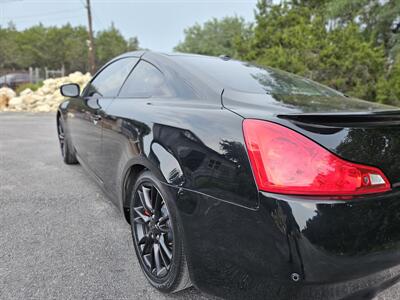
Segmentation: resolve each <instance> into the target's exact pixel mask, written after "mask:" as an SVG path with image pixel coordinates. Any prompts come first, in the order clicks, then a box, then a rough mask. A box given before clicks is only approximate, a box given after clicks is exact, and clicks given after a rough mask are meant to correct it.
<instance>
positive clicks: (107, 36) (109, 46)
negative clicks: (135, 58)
mask: <svg viewBox="0 0 400 300" xmlns="http://www.w3.org/2000/svg"><path fill="white" fill-rule="evenodd" d="M95 46H96V56H97V62H98V64H99V65H104V64H105V63H106V62H107V61H109V60H110V59H111V58H113V57H115V56H118V55H120V54H122V53H124V52H127V51H133V50H137V49H138V41H137V39H136V38H133V39H130V40H129V41H127V40H125V39H124V37H123V36H122V34H121V33H120V32H119V30H118V29H116V28H115V27H114V24H111V27H110V28H109V29H107V30H104V31H100V32H98V33H97V35H96V41H95Z"/></svg>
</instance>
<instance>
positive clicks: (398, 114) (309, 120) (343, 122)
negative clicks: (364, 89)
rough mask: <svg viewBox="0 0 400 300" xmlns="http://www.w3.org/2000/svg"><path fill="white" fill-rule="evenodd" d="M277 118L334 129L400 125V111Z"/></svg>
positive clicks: (281, 115) (319, 114) (290, 115)
mask: <svg viewBox="0 0 400 300" xmlns="http://www.w3.org/2000/svg"><path fill="white" fill-rule="evenodd" d="M277 117H278V118H280V119H285V120H290V121H293V122H294V123H300V124H309V125H320V126H333V127H358V126H362V127H366V126H376V125H389V126H390V125H400V109H399V110H390V111H377V112H370V113H365V112H364V113H327V114H323V113H317V114H287V115H283V114H280V115H277Z"/></svg>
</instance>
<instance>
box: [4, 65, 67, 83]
mask: <svg viewBox="0 0 400 300" xmlns="http://www.w3.org/2000/svg"><path fill="white" fill-rule="evenodd" d="M15 73H19V74H21V73H22V74H28V75H29V81H30V82H31V83H37V82H40V81H42V80H45V79H48V78H56V77H63V76H65V67H64V66H61V68H60V69H57V70H52V69H49V68H47V67H44V68H37V67H35V68H33V67H30V68H29V69H27V70H24V69H23V70H16V69H0V77H3V76H7V75H9V74H15Z"/></svg>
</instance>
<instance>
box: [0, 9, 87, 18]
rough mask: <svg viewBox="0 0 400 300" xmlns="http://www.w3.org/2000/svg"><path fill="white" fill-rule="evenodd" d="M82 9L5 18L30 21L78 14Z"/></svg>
mask: <svg viewBox="0 0 400 300" xmlns="http://www.w3.org/2000/svg"><path fill="white" fill-rule="evenodd" d="M80 10H81V9H80V8H79V9H76V8H75V9H65V10H58V11H52V12H46V13H40V14H34V15H24V16H16V17H12V18H5V19H6V20H29V19H35V18H37V17H47V16H50V17H51V16H53V15H59V14H64V13H69V12H77V11H80Z"/></svg>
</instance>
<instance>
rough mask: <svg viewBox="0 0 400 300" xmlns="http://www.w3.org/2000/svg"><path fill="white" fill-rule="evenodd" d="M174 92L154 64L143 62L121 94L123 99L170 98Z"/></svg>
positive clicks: (133, 72)
mask: <svg viewBox="0 0 400 300" xmlns="http://www.w3.org/2000/svg"><path fill="white" fill-rule="evenodd" d="M168 96H172V92H171V90H170V89H169V87H168V85H167V83H166V82H165V77H164V75H163V74H162V73H161V72H160V71H159V70H158V69H157V68H156V67H154V66H153V65H152V64H150V63H148V62H145V61H143V60H141V61H140V62H139V64H138V65H137V66H136V67H135V69H133V71H132V73H131V74H130V75H129V77H128V79H127V80H126V81H125V83H124V86H123V87H122V89H121V92H120V93H119V97H122V98H147V97H168Z"/></svg>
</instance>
